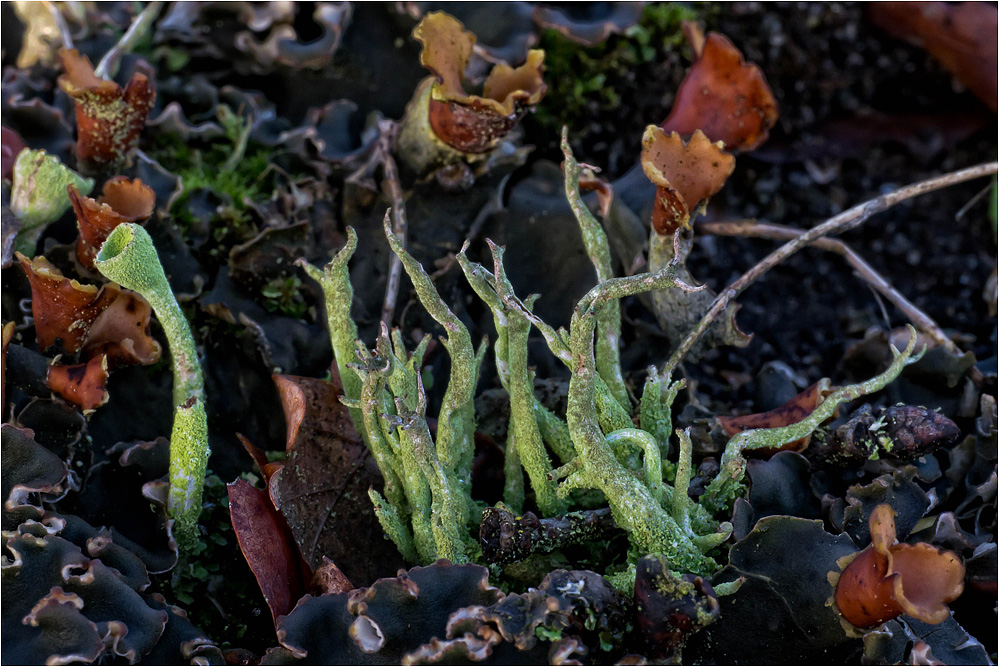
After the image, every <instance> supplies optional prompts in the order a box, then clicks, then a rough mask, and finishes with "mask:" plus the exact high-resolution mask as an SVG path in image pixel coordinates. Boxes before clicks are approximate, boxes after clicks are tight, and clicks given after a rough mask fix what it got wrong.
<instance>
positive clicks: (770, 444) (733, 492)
mask: <svg viewBox="0 0 999 667" xmlns="http://www.w3.org/2000/svg"><path fill="white" fill-rule="evenodd" d="M909 336H910V337H909V344H908V345H907V346H906V348H905V350H903V351H902V352H899V351H898V350H897V349H895V347H894V346H892V348H891V350H892V354H893V355H894V360H893V361H892V363H891V365H890V366H889V367H888V369H887V370H885V372H884V373H881V374H880V375H876V376H874V377H873V378H871V379H870V380H867V381H866V382H861V383H859V384H853V385H849V386H846V387H843V388H841V389H838V390H836V391H834V392H833V393H832V394H830V395H829V396H828V397H827V398H826V399H825V400H824V401H823V402H822V403H821V404H819V406H818V407H817V408H815V410H813V411H812V413H811V414H810V415H808V417H806V418H805V419H802V420H801V421H800V422H797V423H796V424H791V425H789V426H781V427H778V428H766V429H753V430H750V431H743V432H742V433H739V434H737V435H735V436H733V437H732V439H731V440H729V441H728V444H727V445H726V446H725V452H724V453H723V454H722V459H721V469H720V470H719V472H718V476H717V477H716V478H715V479H714V480H712V481H711V483H710V484H709V485H708V488H707V489H706V490H705V492H704V496H703V497H702V498H701V503H702V504H703V505H704V506H705V507H707V508H708V510H710V511H712V512H718V511H721V510H723V509H725V508H726V507H728V506H729V504H730V503H731V502H732V501H733V500H735V498H736V497H738V496H739V494H740V493H741V492H742V490H743V488H744V487H743V478H744V477H745V475H746V459H745V458H744V457H743V455H742V453H743V452H744V451H746V450H751V449H760V448H779V447H781V446H783V445H786V444H787V443H789V442H794V441H795V440H800V439H801V438H804V437H807V436H809V435H811V434H812V432H813V431H815V429H816V428H818V426H819V425H820V424H821V423H822V422H824V421H825V420H827V419H829V417H831V416H832V414H833V412H835V410H836V408H837V407H838V406H839V405H840V403H845V402H847V401H852V400H855V399H857V398H860V397H861V396H866V395H867V394H872V393H874V392H876V391H881V390H882V389H884V388H885V387H886V386H888V384H889V383H890V382H892V381H893V380H894V379H895V378H897V377H898V376H899V374H900V373H901V372H902V369H903V368H905V367H906V366H908V365H909V364H912V363H915V362H916V361H919V358H920V357H921V356H922V352H920V353H919V354H913V351H914V350H915V347H916V330H915V329H914V328H913V327H912V325H911V324H910V325H909Z"/></svg>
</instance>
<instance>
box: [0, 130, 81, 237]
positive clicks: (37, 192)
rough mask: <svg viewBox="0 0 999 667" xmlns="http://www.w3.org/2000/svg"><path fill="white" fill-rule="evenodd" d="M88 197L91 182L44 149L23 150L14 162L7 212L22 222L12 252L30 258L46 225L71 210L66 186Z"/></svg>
mask: <svg viewBox="0 0 999 667" xmlns="http://www.w3.org/2000/svg"><path fill="white" fill-rule="evenodd" d="M70 185H72V186H75V187H76V189H77V190H78V191H79V192H81V193H83V194H88V193H89V192H90V191H91V190H92V189H93V187H94V182H93V181H92V180H90V179H89V178H84V177H82V176H80V175H79V174H77V173H76V172H75V171H73V170H72V169H70V168H68V167H66V166H65V165H63V163H62V162H60V161H59V158H57V157H56V156H54V155H46V153H45V151H43V150H37V151H33V150H27V149H25V150H23V151H21V153H20V154H19V155H18V156H17V161H16V162H14V171H13V183H12V187H11V191H10V210H11V212H12V213H13V214H14V215H16V216H17V217H18V219H19V220H20V221H21V231H19V232H18V234H17V240H16V242H15V244H14V249H15V250H17V251H18V252H22V253H24V254H25V255H27V256H29V257H33V256H34V254H35V244H36V243H37V242H38V237H40V236H41V235H42V232H43V231H44V230H45V226H46V225H48V224H49V223H52V222H55V221H56V220H58V219H59V218H60V217H61V216H62V214H63V213H65V212H66V210H67V209H68V208H69V207H70V201H69V195H68V194H67V193H66V188H67V187H68V186H70Z"/></svg>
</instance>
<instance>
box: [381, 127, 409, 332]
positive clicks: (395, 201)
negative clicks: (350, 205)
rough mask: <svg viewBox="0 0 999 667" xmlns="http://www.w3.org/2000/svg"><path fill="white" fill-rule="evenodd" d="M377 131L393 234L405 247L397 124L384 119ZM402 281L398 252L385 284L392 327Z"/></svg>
mask: <svg viewBox="0 0 999 667" xmlns="http://www.w3.org/2000/svg"><path fill="white" fill-rule="evenodd" d="M378 129H379V130H381V136H380V137H379V139H378V141H379V142H380V143H381V144H382V145H381V146H379V147H378V148H377V149H376V153H377V154H380V155H381V163H382V176H383V180H382V186H383V187H384V188H385V190H386V191H387V192H386V194H387V195H388V198H389V200H390V201H391V202H392V208H391V211H392V233H393V234H395V235H396V237H397V238H398V239H399V242H400V243H401V244H402V247H403V248H405V247H406V232H407V230H408V229H409V224H408V223H407V221H406V201H405V198H404V197H403V194H402V184H401V183H400V182H399V168H398V167H397V166H396V164H395V158H393V157H392V145H393V144H394V143H395V132H396V125H395V123H393V122H392V121H390V120H383V121H380V122H379V123H378ZM401 280H402V262H401V261H400V260H399V258H398V257H397V256H396V255H395V253H392V256H391V258H390V259H389V274H388V282H387V283H386V285H385V301H384V302H383V303H382V322H383V323H384V324H385V326H387V327H389V328H391V327H392V316H393V315H394V314H395V302H396V299H397V298H398V297H399V283H400V281H401Z"/></svg>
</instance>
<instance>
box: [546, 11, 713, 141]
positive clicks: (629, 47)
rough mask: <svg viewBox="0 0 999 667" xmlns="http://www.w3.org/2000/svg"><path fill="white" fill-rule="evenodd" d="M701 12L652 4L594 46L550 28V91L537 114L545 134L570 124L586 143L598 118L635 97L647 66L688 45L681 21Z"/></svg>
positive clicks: (577, 139)
mask: <svg viewBox="0 0 999 667" xmlns="http://www.w3.org/2000/svg"><path fill="white" fill-rule="evenodd" d="M697 17H698V15H697V13H696V12H695V11H694V10H692V9H691V8H690V7H687V6H684V5H680V4H678V3H672V2H666V3H654V4H650V5H649V6H647V7H646V8H645V11H644V12H643V13H642V18H641V20H640V21H639V22H638V24H637V25H634V26H632V27H631V28H629V29H628V30H627V31H625V32H624V34H621V35H612V36H611V37H610V38H608V39H607V40H606V41H605V42H603V43H602V44H598V45H596V46H592V47H587V46H583V45H580V44H577V43H575V42H573V41H571V40H569V39H567V38H566V37H565V36H564V35H562V34H561V33H559V32H558V31H556V30H546V31H545V32H544V34H542V36H541V44H540V45H539V48H542V49H544V51H545V54H547V57H546V59H545V82H546V83H547V84H548V92H547V95H546V96H545V99H544V100H543V101H542V102H541V104H539V105H538V109H537V113H536V114H535V117H534V122H537V123H539V124H540V125H541V131H542V132H543V134H542V135H541V136H548V137H551V136H556V135H557V133H558V132H559V130H560V128H561V127H562V126H563V125H568V126H569V127H573V128H580V131H578V132H577V133H576V134H577V136H576V141H579V142H581V143H582V144H585V143H587V142H585V141H584V140H583V139H584V134H583V132H585V128H586V127H587V126H588V125H590V124H591V122H592V119H593V118H594V117H598V116H599V117H608V112H609V111H611V110H613V109H615V108H616V107H619V106H620V105H621V104H622V102H623V101H625V102H629V103H632V102H633V100H629V99H628V98H630V97H632V96H633V95H634V94H635V89H636V87H638V88H641V87H642V86H643V82H642V79H643V78H644V77H643V74H642V72H643V70H644V69H645V68H647V67H650V66H655V67H663V65H662V63H668V62H669V60H670V59H669V57H668V56H669V54H671V53H675V52H677V51H678V50H679V49H681V48H686V47H685V45H686V38H685V37H684V35H683V30H682V28H681V26H682V23H683V21H693V20H696V19H697ZM688 62H689V61H688ZM659 89H660V88H659V87H657V90H659ZM610 115H611V116H613V114H610Z"/></svg>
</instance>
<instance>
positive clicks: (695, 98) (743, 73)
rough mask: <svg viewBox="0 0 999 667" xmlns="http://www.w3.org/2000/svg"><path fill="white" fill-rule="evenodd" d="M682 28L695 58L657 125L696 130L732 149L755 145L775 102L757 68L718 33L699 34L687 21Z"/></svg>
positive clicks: (762, 137) (767, 128) (761, 138)
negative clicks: (673, 99) (668, 107)
mask: <svg viewBox="0 0 999 667" xmlns="http://www.w3.org/2000/svg"><path fill="white" fill-rule="evenodd" d="M684 31H685V32H686V34H687V39H688V41H689V42H690V44H691V47H693V49H694V52H695V54H696V58H697V60H695V61H694V64H693V65H692V66H691V68H690V70H689V71H688V72H687V76H686V77H685V78H684V80H683V83H681V84H680V88H679V90H677V93H676V101H675V102H674V103H673V108H672V109H671V110H670V113H669V116H668V117H667V118H666V120H665V121H663V123H662V128H663V129H664V130H666V131H667V132H673V131H675V132H679V133H680V134H682V135H685V136H686V135H690V134H692V133H693V132H694V131H695V130H701V131H702V132H704V134H706V135H707V136H708V137H709V138H710V139H711V141H721V142H722V143H724V144H725V149H726V150H728V151H732V152H740V151H750V150H753V149H754V148H756V147H758V146H759V145H760V144H762V143H763V142H764V141H766V140H767V135H768V133H769V132H770V128H772V127H773V126H774V124H775V123H776V122H777V101H776V100H775V99H774V96H773V93H772V92H771V91H770V86H768V85H767V80H766V78H765V77H764V76H763V72H762V71H761V70H760V68H759V67H757V66H756V65H754V64H752V63H747V62H745V61H744V60H743V59H742V53H740V52H739V50H738V49H737V48H735V46H734V45H733V44H732V42H730V41H729V40H728V38H727V37H725V36H724V35H721V34H719V33H716V32H712V33H708V35H707V37H705V36H704V34H703V32H701V30H700V28H699V27H698V26H697V25H696V24H694V23H690V22H687V23H685V24H684Z"/></svg>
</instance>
